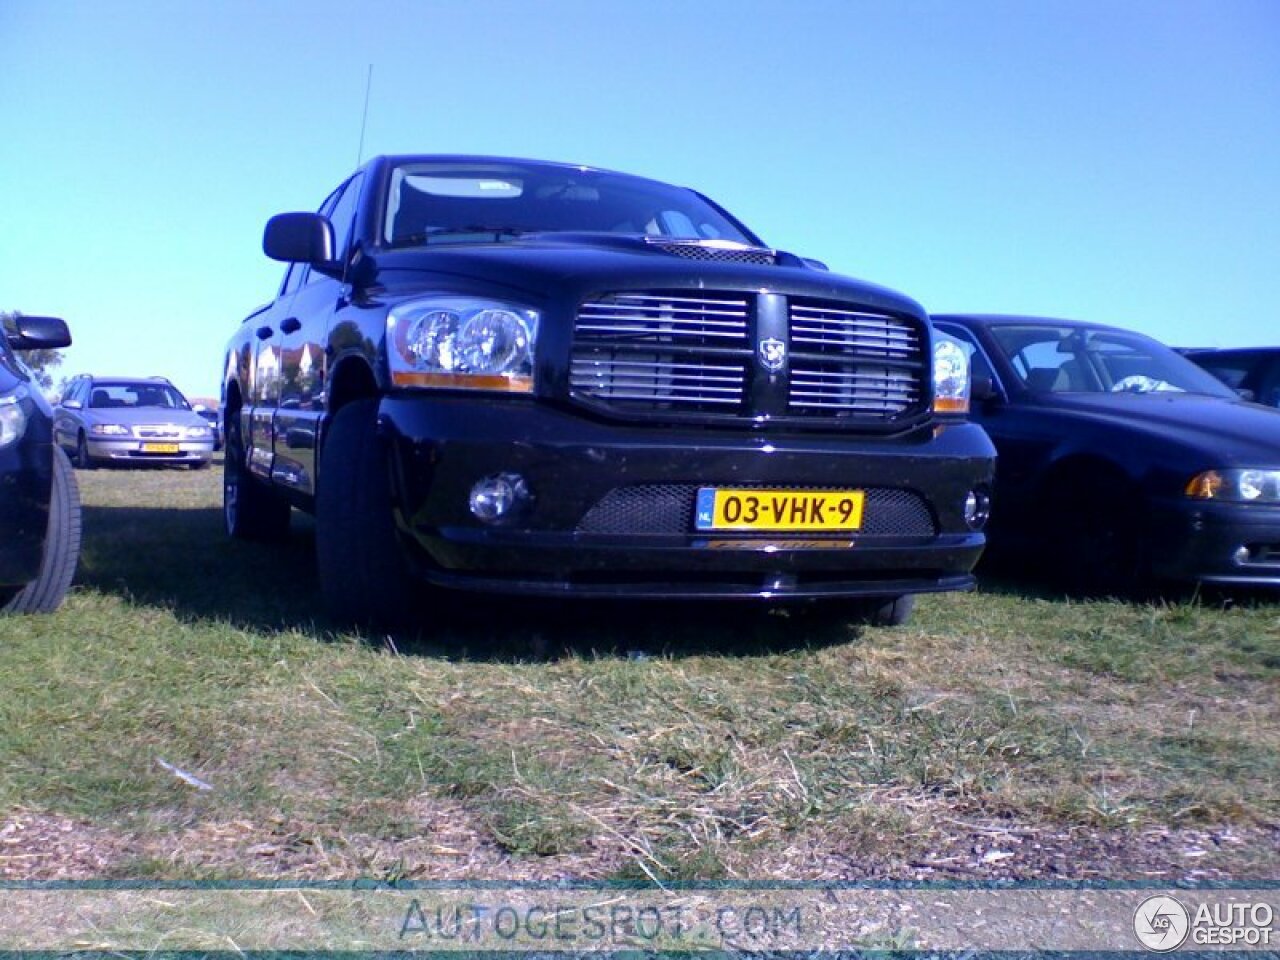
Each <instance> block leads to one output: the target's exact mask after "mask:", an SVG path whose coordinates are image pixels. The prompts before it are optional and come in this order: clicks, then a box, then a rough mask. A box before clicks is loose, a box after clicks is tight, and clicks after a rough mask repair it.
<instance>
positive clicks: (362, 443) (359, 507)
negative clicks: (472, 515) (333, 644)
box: [316, 400, 412, 629]
mask: <svg viewBox="0 0 1280 960" xmlns="http://www.w3.org/2000/svg"><path fill="white" fill-rule="evenodd" d="M377 420H378V401H377V400H357V401H354V402H352V403H350V404H348V405H347V406H345V407H343V408H342V409H341V410H339V411H338V414H337V416H335V417H334V419H333V423H332V425H331V426H330V427H329V431H328V434H327V435H326V437H325V441H324V446H323V448H322V449H321V451H320V475H319V487H318V489H317V491H316V560H317V566H318V570H319V576H320V590H321V594H322V596H323V597H324V598H325V601H326V605H327V606H328V609H329V613H330V615H331V616H332V617H333V619H334V620H335V621H337V622H339V623H342V624H360V625H370V626H377V627H385V628H392V629H394V628H396V627H399V626H402V625H404V624H405V623H406V622H407V621H408V614H409V610H410V599H409V598H410V596H411V595H412V584H411V580H410V575H409V571H408V568H407V561H406V558H405V554H404V549H403V547H402V545H401V542H400V536H399V534H398V533H397V531H396V525H395V516H394V501H393V498H392V492H391V467H390V458H389V451H388V449H387V443H386V441H385V440H384V439H383V438H382V437H380V436H379V435H378V431H377Z"/></svg>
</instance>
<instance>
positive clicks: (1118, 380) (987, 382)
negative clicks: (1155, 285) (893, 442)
mask: <svg viewBox="0 0 1280 960" xmlns="http://www.w3.org/2000/svg"><path fill="white" fill-rule="evenodd" d="M934 323H935V324H936V325H937V327H938V328H939V329H941V330H945V331H946V332H947V333H950V334H951V335H953V336H955V337H957V338H959V339H962V340H963V341H964V342H965V343H967V344H968V345H969V347H970V348H971V349H972V350H973V376H974V382H975V384H979V386H978V387H976V388H975V403H974V413H973V416H974V419H975V420H976V421H977V422H979V423H981V424H982V425H983V426H984V427H986V429H987V432H988V433H989V434H991V438H992V439H993V440H994V441H995V444H996V449H997V451H999V469H998V471H997V476H996V497H995V509H994V512H995V517H996V520H995V522H994V523H993V525H992V527H991V530H990V538H991V547H992V550H993V551H996V552H997V553H1000V552H1018V553H1020V554H1021V555H1024V556H1030V557H1031V558H1032V559H1037V560H1040V561H1044V562H1050V563H1053V564H1054V565H1055V566H1056V567H1057V568H1058V570H1059V571H1060V572H1062V573H1064V574H1067V575H1068V576H1070V577H1072V578H1073V579H1076V580H1078V581H1079V582H1081V583H1082V584H1085V585H1089V586H1092V587H1099V588H1105V589H1117V590H1124V589H1128V588H1131V587H1133V586H1137V585H1139V584H1141V583H1143V582H1144V581H1158V580H1173V581H1196V582H1204V583H1210V584H1223V585H1259V586H1268V587H1275V586H1280V412H1276V411H1272V410H1267V409H1265V408H1263V407H1260V406H1258V405H1256V404H1252V403H1248V402H1246V401H1244V400H1243V399H1241V398H1240V397H1239V396H1237V395H1236V394H1235V393H1233V392H1232V391H1231V390H1229V389H1228V388H1227V387H1226V386H1224V385H1223V384H1222V383H1220V382H1219V381H1218V380H1216V379H1215V378H1213V377H1212V376H1210V375H1209V374H1208V373H1206V372H1205V371H1204V370H1201V369H1200V368H1199V367H1197V366H1196V365H1195V364H1193V363H1191V361H1189V360H1187V359H1186V358H1185V357H1182V356H1180V355H1179V354H1177V353H1176V352H1174V351H1173V350H1171V349H1169V348H1167V347H1165V346H1162V345H1161V344H1159V343H1157V342H1156V341H1154V340H1151V339H1150V338H1148V337H1144V336H1142V335H1140V334H1137V333H1131V332H1128V331H1124V330H1117V329H1113V328H1110V327H1104V326H1098V325H1096V324H1088V323H1076V322H1072V321H1067V320H1050V319H1043V318H1038V317H998V316H944V315H935V316H934Z"/></svg>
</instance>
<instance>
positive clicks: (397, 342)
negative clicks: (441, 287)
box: [387, 297, 538, 393]
mask: <svg viewBox="0 0 1280 960" xmlns="http://www.w3.org/2000/svg"><path fill="white" fill-rule="evenodd" d="M537 339H538V313H537V311H535V310H529V309H527V308H525V307H520V306H516V305H515V304H510V303H502V302H499V301H494V300H476V299H470V298H463V297H433V298H430V299H424V300H414V301H412V302H409V303H402V304H400V305H399V306H396V307H394V308H392V310H391V312H390V313H388V314H387V342H388V349H387V359H388V362H389V365H390V368H391V382H392V383H393V384H395V385H396V386H398V387H452V388H462V389H470V390H501V391H505V392H508V393H532V392H533V353H534V345H535V344H536V342H537Z"/></svg>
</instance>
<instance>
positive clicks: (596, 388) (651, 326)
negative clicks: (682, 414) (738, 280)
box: [569, 292, 750, 413]
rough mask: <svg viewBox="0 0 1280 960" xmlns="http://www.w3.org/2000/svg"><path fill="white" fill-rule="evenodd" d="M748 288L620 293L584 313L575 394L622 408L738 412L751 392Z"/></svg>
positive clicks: (572, 376) (573, 375)
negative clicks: (738, 290) (727, 291)
mask: <svg viewBox="0 0 1280 960" xmlns="http://www.w3.org/2000/svg"><path fill="white" fill-rule="evenodd" d="M749 307H750V304H749V298H748V296H747V295H745V294H724V295H721V294H708V295H700V296H690V295H689V294H688V293H670V294H667V293H662V292H645V293H620V294H614V295H612V296H607V297H602V298H600V299H597V300H592V301H589V302H587V303H584V304H583V305H582V307H581V308H580V309H579V311H578V320H577V326H576V328H575V344H574V351H573V360H572V365H571V368H570V373H569V382H570V386H571V387H572V389H573V390H574V392H575V393H577V394H579V395H582V396H585V397H589V398H591V399H593V400H594V401H596V402H598V403H601V404H604V405H607V406H613V407H617V408H619V409H621V410H624V411H625V410H645V409H647V410H655V409H656V410H664V409H666V410H676V409H680V410H688V411H696V410H700V409H701V410H708V411H712V410H716V411H719V412H721V413H725V412H729V413H732V412H734V410H735V409H736V408H740V407H741V406H742V401H743V397H744V395H745V392H746V358H747V357H749V356H750V351H749V347H748V320H749V315H750V312H749Z"/></svg>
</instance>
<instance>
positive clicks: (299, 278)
mask: <svg viewBox="0 0 1280 960" xmlns="http://www.w3.org/2000/svg"><path fill="white" fill-rule="evenodd" d="M310 270H311V265H310V264H307V263H291V264H289V269H288V270H287V271H285V275H284V283H283V284H281V287H280V296H282V297H287V296H288V295H289V294H291V293H293V292H295V291H296V290H297V289H298V288H299V287H300V286H302V285H303V283H304V282H305V281H306V277H307V274H308V273H309V272H310Z"/></svg>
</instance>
